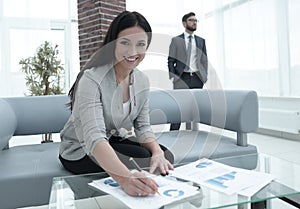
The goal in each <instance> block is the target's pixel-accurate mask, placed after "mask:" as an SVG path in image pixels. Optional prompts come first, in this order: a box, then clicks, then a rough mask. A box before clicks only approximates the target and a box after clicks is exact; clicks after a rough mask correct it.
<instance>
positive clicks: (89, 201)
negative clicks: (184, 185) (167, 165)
mask: <svg viewBox="0 0 300 209" xmlns="http://www.w3.org/2000/svg"><path fill="white" fill-rule="evenodd" d="M247 159H255V161H256V162H255V164H256V167H255V169H253V170H256V171H260V172H265V173H270V174H272V175H273V176H274V177H275V180H274V181H272V182H271V183H270V184H268V185H267V186H265V187H263V188H262V189H261V190H259V191H258V192H257V193H255V194H254V195H253V196H251V197H246V196H242V195H238V194H234V195H226V194H224V193H221V192H217V191H215V190H213V189H210V188H207V187H204V186H201V185H200V188H199V191H200V192H199V194H198V195H196V196H192V197H189V198H187V199H184V200H181V201H179V202H175V203H172V204H170V205H166V206H164V207H163V208H166V209H167V208H170V209H171V208H172V209H173V208H174V209H175V208H184V209H189V208H193V209H194V208H239V209H246V208H255V209H257V208H259V209H261V208H268V204H270V200H272V199H274V198H279V199H281V200H283V201H285V202H287V203H289V204H291V205H293V206H295V207H297V208H300V178H299V176H300V165H299V164H295V163H293V162H289V161H286V160H283V159H280V158H277V157H273V156H269V155H264V154H259V155H243V156H235V157H227V158H219V159H213V160H214V161H217V162H221V163H224V164H229V165H231V166H232V162H235V164H236V163H237V162H239V163H240V166H238V167H243V166H245V162H247ZM177 166H180V165H177ZM105 177H108V175H107V174H106V173H95V174H85V175H73V176H63V177H55V178H54V179H53V184H52V189H51V195H50V201H49V209H75V208H76V209H80V208H84V209H86V208H89V209H100V208H101V209H102V208H109V209H117V208H128V207H127V206H126V205H124V204H123V203H122V202H121V201H119V200H118V199H116V198H114V197H112V196H111V195H108V194H106V193H104V192H102V191H100V190H98V189H96V188H94V187H92V186H90V185H88V183H90V182H92V181H93V180H97V179H101V178H105ZM174 181H175V179H174ZM190 183H191V182H190ZM191 184H192V183H191Z"/></svg>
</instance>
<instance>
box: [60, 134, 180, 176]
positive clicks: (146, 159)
mask: <svg viewBox="0 0 300 209" xmlns="http://www.w3.org/2000/svg"><path fill="white" fill-rule="evenodd" d="M109 143H110V145H111V146H112V148H113V149H114V150H115V152H116V154H117V155H118V157H119V159H120V160H121V161H122V162H123V163H124V164H125V165H126V166H127V167H128V168H129V169H133V168H134V167H133V166H132V165H131V163H130V162H129V158H130V157H133V158H134V159H135V160H136V162H137V163H138V164H139V165H140V166H141V167H142V168H145V169H146V170H147V168H149V166H150V158H151V153H150V152H149V150H147V149H146V148H145V147H142V146H141V145H140V144H139V143H137V142H135V141H134V138H128V139H124V138H121V137H111V138H110V139H109ZM160 147H161V149H162V150H163V151H164V154H165V158H166V159H167V160H169V161H170V163H174V156H173V154H172V153H171V152H170V151H169V150H168V149H167V148H166V147H164V146H163V145H160ZM59 159H60V161H61V163H62V165H63V166H64V167H65V168H66V169H67V170H68V171H70V172H72V173H74V174H85V173H97V172H104V170H103V168H101V167H100V166H99V165H98V164H97V163H95V162H94V161H93V160H92V159H91V158H90V157H89V156H88V155H85V156H84V157H83V158H82V159H79V160H74V161H73V160H66V159H64V158H62V157H61V156H59Z"/></svg>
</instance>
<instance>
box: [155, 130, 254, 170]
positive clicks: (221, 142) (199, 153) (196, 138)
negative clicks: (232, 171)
mask: <svg viewBox="0 0 300 209" xmlns="http://www.w3.org/2000/svg"><path fill="white" fill-rule="evenodd" d="M156 137H157V138H158V142H159V143H160V144H162V145H164V146H166V147H168V148H169V149H170V150H171V151H172V152H173V153H176V154H175V156H174V157H175V163H176V164H177V163H188V162H193V161H196V160H198V159H200V158H210V159H216V158H225V157H233V156H239V155H251V154H257V148H256V146H254V145H247V146H237V144H236V139H233V138H230V137H227V136H222V135H218V134H213V133H209V132H206V131H190V130H180V131H170V132H161V133H156ZM256 165H257V162H256V158H254V159H252V160H251V159H250V160H249V162H248V163H247V164H240V163H237V164H236V165H234V163H233V164H232V166H236V167H240V168H245V169H254V168H255V167H256Z"/></svg>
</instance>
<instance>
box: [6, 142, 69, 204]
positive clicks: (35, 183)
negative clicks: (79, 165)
mask: <svg viewBox="0 0 300 209" xmlns="http://www.w3.org/2000/svg"><path fill="white" fill-rule="evenodd" d="M59 144H60V143H44V144H35V145H24V146H17V147H11V148H10V149H8V150H3V151H1V152H0V176H1V177H0V185H1V186H0V194H1V208H10V207H11V205H12V202H15V203H17V204H16V205H14V206H15V207H24V206H30V205H32V203H33V202H35V203H36V205H42V204H46V203H48V202H49V197H50V190H51V185H52V179H53V177H54V176H65V175H71V173H69V172H68V171H66V170H65V169H64V168H63V166H62V165H61V163H60V162H59V159H58V149H59ZM8 162H11V163H8ZM12 194H14V195H13V196H12ZM16 197H17V198H18V201H15V199H14V198H16ZM3 200H5V201H3Z"/></svg>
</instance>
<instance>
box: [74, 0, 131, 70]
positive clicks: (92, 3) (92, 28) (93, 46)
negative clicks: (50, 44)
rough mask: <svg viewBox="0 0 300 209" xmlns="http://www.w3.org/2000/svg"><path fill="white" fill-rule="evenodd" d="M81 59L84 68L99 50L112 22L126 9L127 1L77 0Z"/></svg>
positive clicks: (81, 65)
mask: <svg viewBox="0 0 300 209" xmlns="http://www.w3.org/2000/svg"><path fill="white" fill-rule="evenodd" d="M77 7H78V8H77V9H78V31H79V54H80V55H79V57H80V67H81V68H82V67H83V66H84V64H85V63H86V62H87V60H88V59H89V58H90V57H91V55H92V54H93V53H94V52H95V51H96V50H97V49H99V47H100V46H101V44H102V42H103V39H104V37H105V34H106V31H107V30H108V27H109V25H110V23H111V21H112V20H113V19H114V18H115V17H116V16H117V15H118V14H119V13H120V12H122V11H124V10H125V8H126V0H77Z"/></svg>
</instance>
